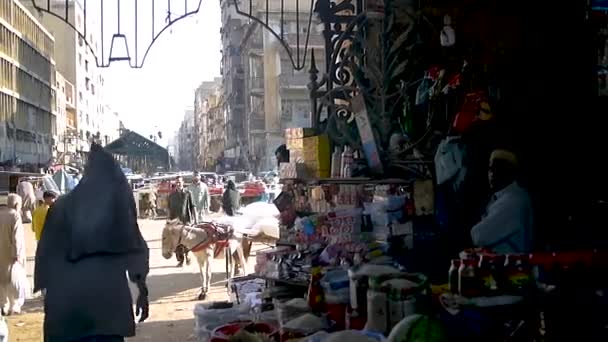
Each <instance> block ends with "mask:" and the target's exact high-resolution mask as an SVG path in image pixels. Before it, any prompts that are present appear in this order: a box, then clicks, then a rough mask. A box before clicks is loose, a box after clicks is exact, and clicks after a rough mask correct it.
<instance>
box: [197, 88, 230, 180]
mask: <svg viewBox="0 0 608 342" xmlns="http://www.w3.org/2000/svg"><path fill="white" fill-rule="evenodd" d="M207 105H208V112H207V118H208V119H207V124H208V131H207V138H206V140H207V144H206V145H205V147H204V152H203V154H204V155H205V169H207V170H212V171H215V172H219V171H222V168H223V167H224V166H223V165H221V164H222V163H224V149H225V147H226V140H227V137H226V109H225V107H224V101H223V90H222V89H221V88H218V89H216V91H215V93H213V94H211V95H210V96H209V98H208V99H207Z"/></svg>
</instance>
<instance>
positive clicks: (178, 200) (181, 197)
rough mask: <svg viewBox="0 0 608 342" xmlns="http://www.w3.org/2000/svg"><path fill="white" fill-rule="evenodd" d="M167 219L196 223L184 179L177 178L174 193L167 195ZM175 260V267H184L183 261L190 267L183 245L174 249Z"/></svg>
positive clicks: (190, 194) (194, 211) (191, 199)
mask: <svg viewBox="0 0 608 342" xmlns="http://www.w3.org/2000/svg"><path fill="white" fill-rule="evenodd" d="M169 219H170V220H176V219H178V220H180V222H181V223H183V224H192V223H197V222H196V207H195V206H194V200H193V198H192V193H191V192H190V190H188V189H187V188H185V187H184V179H183V178H182V177H177V178H176V179H175V191H173V192H172V193H171V194H170V195H169ZM175 258H176V259H177V262H178V263H177V267H182V266H184V260H185V261H186V264H187V265H190V257H189V256H188V250H187V249H186V247H184V245H181V244H180V245H178V246H177V247H176V249H175Z"/></svg>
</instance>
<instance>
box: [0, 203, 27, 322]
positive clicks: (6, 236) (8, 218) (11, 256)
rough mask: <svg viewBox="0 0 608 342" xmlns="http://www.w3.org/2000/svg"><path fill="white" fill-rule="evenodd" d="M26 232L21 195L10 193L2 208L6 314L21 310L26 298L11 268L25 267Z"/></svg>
mask: <svg viewBox="0 0 608 342" xmlns="http://www.w3.org/2000/svg"><path fill="white" fill-rule="evenodd" d="M25 259H26V256H25V232H24V231H23V224H22V223H21V197H19V195H17V194H9V195H8V199H7V206H3V207H1V208H0V309H2V311H3V313H4V314H7V315H8V314H11V313H15V314H18V313H20V312H21V306H23V303H24V302H25V298H20V297H19V293H18V292H17V291H16V290H15V289H14V288H13V285H12V283H11V268H12V266H13V264H14V263H20V264H21V266H22V267H24V268H25Z"/></svg>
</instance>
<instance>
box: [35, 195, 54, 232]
mask: <svg viewBox="0 0 608 342" xmlns="http://www.w3.org/2000/svg"><path fill="white" fill-rule="evenodd" d="M56 199H57V194H55V193H54V192H52V191H45V192H44V194H43V195H42V200H43V202H42V204H40V205H38V207H37V208H36V209H35V210H34V214H32V230H33V231H34V235H35V236H36V241H40V236H42V229H43V228H44V222H45V221H46V214H47V213H48V211H49V208H50V207H51V206H52V205H53V203H55V200H56Z"/></svg>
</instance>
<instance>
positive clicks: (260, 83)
mask: <svg viewBox="0 0 608 342" xmlns="http://www.w3.org/2000/svg"><path fill="white" fill-rule="evenodd" d="M249 91H250V92H251V93H252V94H253V95H264V78H263V77H251V78H249Z"/></svg>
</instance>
